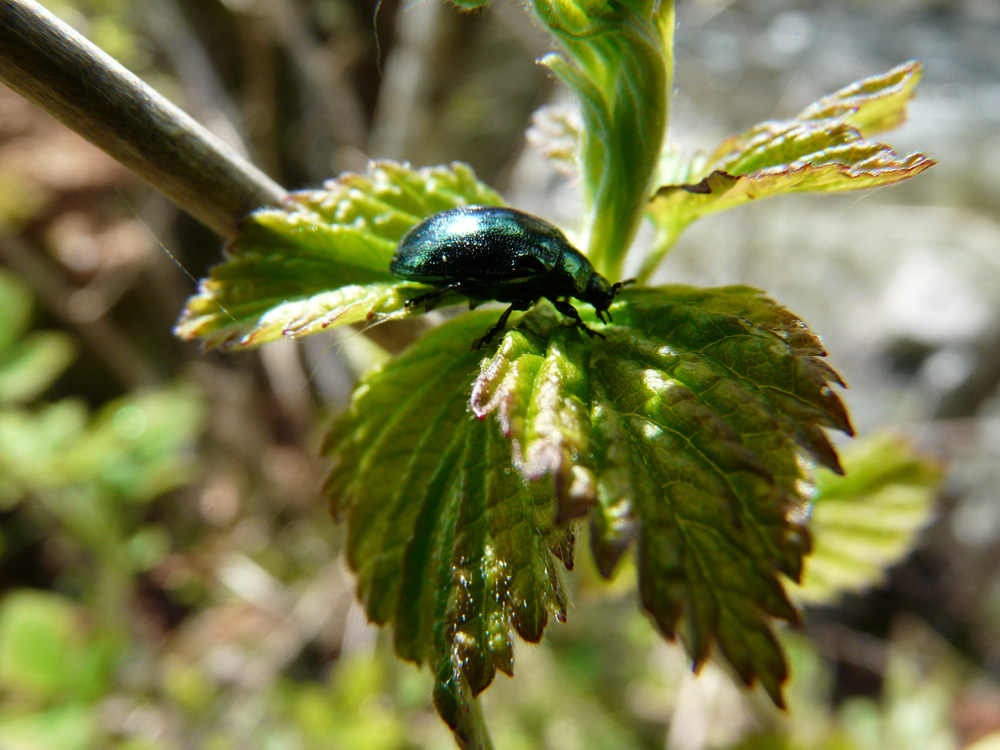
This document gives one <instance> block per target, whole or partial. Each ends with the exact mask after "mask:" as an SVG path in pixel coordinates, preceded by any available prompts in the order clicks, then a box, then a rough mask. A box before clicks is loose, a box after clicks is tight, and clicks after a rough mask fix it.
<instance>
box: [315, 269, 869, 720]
mask: <svg viewBox="0 0 1000 750" xmlns="http://www.w3.org/2000/svg"><path fill="white" fill-rule="evenodd" d="M612 312H613V315H614V321H615V322H614V324H612V325H609V326H607V327H605V328H603V329H602V332H603V333H604V334H605V338H595V339H593V340H589V339H586V338H585V337H581V334H580V333H579V331H578V330H577V329H576V328H575V327H573V326H572V325H569V324H568V323H567V322H566V321H565V320H564V319H562V318H561V317H559V316H557V315H556V314H555V313H554V312H552V311H551V310H550V309H548V308H547V307H544V306H542V307H539V308H536V309H535V310H533V311H531V312H529V313H528V314H526V315H525V316H523V317H522V319H521V321H520V323H519V324H518V325H517V326H516V327H515V328H514V329H512V330H509V331H508V332H507V333H506V334H505V335H504V336H503V338H502V340H501V341H500V343H499V346H498V347H497V349H496V351H495V352H494V353H493V354H491V355H486V356H483V355H482V353H476V352H470V351H469V343H470V342H471V341H472V340H474V339H475V338H476V337H478V336H479V335H480V334H481V332H482V331H483V330H484V329H485V328H487V327H488V326H489V324H490V323H491V322H492V321H493V320H494V319H495V316H496V312H495V311H494V312H489V311H480V312H476V313H470V314H467V315H463V316H461V317H459V318H457V319H454V320H452V321H450V322H448V323H446V324H445V325H443V326H442V327H441V328H439V329H437V330H435V331H434V332H433V333H431V334H429V335H428V336H426V337H425V338H424V339H421V340H420V341H419V342H418V343H417V344H415V345H414V346H413V347H411V349H410V350H409V351H408V352H407V353H406V354H404V355H403V356H402V357H401V358H399V359H398V360H396V361H394V362H392V363H390V364H388V365H387V366H386V367H385V368H384V369H382V370H380V371H378V372H377V373H375V374H373V375H371V376H370V377H368V378H367V379H366V380H365V381H364V382H363V383H362V385H361V387H360V388H359V389H358V391H357V393H356V396H355V399H354V401H353V403H352V406H351V409H350V410H349V412H348V413H347V414H346V415H345V416H343V417H342V418H341V419H340V420H339V421H338V423H337V425H336V426H335V428H334V430H333V431H332V433H331V435H330V437H329V439H328V442H327V448H326V450H327V452H328V454H329V455H330V456H332V457H333V458H334V460H335V469H334V471H333V473H332V475H331V479H330V482H329V485H328V493H329V497H330V499H331V502H332V504H333V508H334V511H335V513H336V514H337V515H338V516H339V517H341V518H342V519H344V520H346V522H347V524H348V560H349V562H350V564H351V566H352V567H353V568H354V569H355V570H356V571H357V573H358V578H359V590H360V594H361V597H362V600H363V601H364V603H365V605H366V608H367V611H368V614H369V616H370V617H371V618H372V619H373V620H374V621H376V622H379V623H392V624H393V626H394V628H395V638H396V647H397V650H398V651H399V653H400V654H402V655H403V656H405V657H407V658H409V659H412V660H414V661H429V662H430V663H431V665H432V668H433V669H434V670H435V672H436V674H437V677H438V689H437V693H436V701H437V706H438V709H439V710H440V711H441V713H442V715H443V716H444V717H445V719H446V720H447V721H449V723H451V724H452V725H453V726H455V725H456V724H458V723H460V722H461V721H462V718H463V717H464V716H465V715H466V713H465V712H467V710H468V701H469V699H470V698H471V696H472V695H475V694H476V693H478V692H479V691H481V690H482V689H484V688H485V687H486V686H487V685H488V684H489V683H490V681H491V680H492V678H493V676H494V674H495V671H496V669H500V670H502V671H505V672H509V671H510V670H511V669H512V656H511V654H512V651H511V641H510V635H509V630H510V629H511V627H513V629H514V630H516V631H517V632H518V633H519V634H520V635H521V636H522V637H523V638H525V639H527V640H529V641H537V640H538V639H539V638H540V637H541V634H542V630H543V629H544V627H545V624H546V622H547V620H548V617H549V616H550V615H555V616H556V617H557V618H560V619H561V618H563V617H564V616H565V607H566V602H565V595H564V593H563V589H562V587H561V584H560V580H559V571H560V569H561V568H562V567H563V566H564V565H568V564H570V563H571V561H572V531H571V530H572V528H573V524H571V523H559V522H561V521H565V520H566V519H569V518H572V517H578V516H587V517H589V521H590V524H591V527H592V543H593V553H594V555H595V557H596V560H597V563H598V566H599V568H600V570H601V571H602V572H603V573H604V574H605V575H610V574H611V573H612V571H613V570H614V568H615V566H616V564H617V562H618V561H619V559H620V558H621V556H622V554H623V553H624V552H625V551H626V550H627V549H628V548H630V547H634V548H635V554H636V556H637V565H638V571H639V589H640V594H641V598H642V603H643V606H644V607H645V608H646V609H647V610H649V612H650V613H651V614H652V615H653V617H654V619H655V620H656V622H657V624H658V625H659V626H660V628H661V630H662V631H663V632H664V633H666V634H667V635H668V636H670V637H674V636H675V635H680V636H681V637H682V639H683V640H684V642H685V644H686V646H687V647H688V649H689V652H690V653H691V655H692V658H693V659H694V661H695V662H696V663H700V662H702V661H703V660H704V659H706V658H707V656H708V655H709V651H710V648H711V646H712V644H713V643H714V644H716V645H718V647H719V649H720V651H721V652H722V654H723V655H724V656H725V658H726V659H727V660H728V661H729V662H730V663H731V664H732V665H733V666H734V668H735V669H736V671H737V673H738V674H739V675H740V676H741V677H742V678H743V680H744V681H746V682H747V683H748V684H749V683H752V682H754V681H755V680H760V681H761V682H762V684H763V685H764V687H765V688H766V689H767V691H768V693H769V694H770V695H771V696H772V698H773V699H774V700H775V701H776V702H779V703H780V702H781V683H782V681H783V680H784V678H785V676H786V668H785V663H784V659H783V656H782V653H781V649H780V647H779V646H778V644H777V642H776V641H775V640H774V637H773V635H772V633H771V628H770V624H769V622H770V620H771V619H772V618H782V619H786V620H795V618H796V613H795V610H794V609H793V607H792V606H791V604H790V603H789V601H788V599H787V598H786V596H785V594H784V591H783V589H782V585H781V583H780V576H781V575H782V574H783V575H787V576H790V577H792V578H796V577H797V576H798V574H799V571H800V569H801V564H802V556H803V555H804V554H805V553H806V552H807V551H808V549H809V537H808V534H807V532H806V530H805V529H804V527H803V526H802V525H801V523H800V521H801V519H802V518H803V517H804V514H805V505H804V500H803V498H802V496H801V495H800V490H801V487H802V480H803V478H804V477H803V470H802V465H801V460H800V455H801V454H802V453H803V452H805V453H807V454H809V455H811V456H812V457H813V458H814V459H816V460H818V461H819V462H820V463H823V464H826V465H827V466H829V467H831V468H832V469H834V470H837V469H839V463H838V461H837V457H836V454H835V453H834V451H833V449H832V448H831V447H830V444H829V442H828V441H827V439H826V437H825V435H824V434H823V430H822V428H824V427H832V428H836V429H840V430H843V431H845V432H850V431H851V427H850V423H849V421H848V418H847V415H846V413H845V411H844V409H843V406H842V405H841V403H840V401H839V399H838V398H837V397H836V395H834V393H833V392H832V391H831V389H830V387H829V384H830V383H831V382H838V379H837V378H836V375H835V374H834V373H833V372H832V371H831V370H830V369H829V368H828V367H827V366H826V365H824V364H823V363H822V361H821V360H820V359H819V357H821V356H822V355H823V350H822V348H821V347H820V345H819V342H818V341H817V339H816V338H815V337H814V336H813V335H812V334H811V333H810V332H809V331H808V330H807V329H806V328H805V326H804V325H803V324H802V322H801V321H800V320H799V319H798V318H796V317H795V316H794V315H792V314H791V313H789V312H788V311H786V310H784V309H783V308H781V307H780V306H778V305H776V304H774V303H773V302H771V301H770V300H768V299H766V298H765V297H763V296H762V295H761V293H760V292H758V291H756V290H753V289H749V288H746V287H729V288H723V289H708V290H705V289H695V288H691V287H682V286H673V287H665V288H661V289H644V290H629V291H627V292H626V293H625V294H623V295H622V297H621V298H620V301H619V302H618V303H616V304H615V305H614V306H613V307H612ZM594 325H596V326H599V325H600V324H599V323H595V324H594ZM473 382H474V385H473V386H472V390H471V394H470V391H469V386H470V383H473ZM477 417H478V418H479V419H477ZM507 439H510V440H512V444H513V455H512V454H511V448H510V444H509V443H508V441H507Z"/></svg>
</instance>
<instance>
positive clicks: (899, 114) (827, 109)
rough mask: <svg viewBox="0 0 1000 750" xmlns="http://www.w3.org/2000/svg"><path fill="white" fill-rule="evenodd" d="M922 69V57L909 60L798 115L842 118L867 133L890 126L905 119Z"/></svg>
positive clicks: (878, 131)
mask: <svg viewBox="0 0 1000 750" xmlns="http://www.w3.org/2000/svg"><path fill="white" fill-rule="evenodd" d="M923 72H924V66H923V65H922V64H921V63H920V61H919V60H910V61H909V62H905V63H903V64H902V65H897V66H896V67H895V68H893V69H892V70H889V71H886V72H885V73H882V74H881V75H875V76H871V77H870V78H865V79H862V80H860V81H855V82H854V83H852V84H850V85H849V86H845V87H844V88H842V89H840V91H836V92H834V93H833V94H830V95H829V96H824V97H823V98H822V99H820V100H819V101H817V102H814V103H812V104H810V105H809V106H808V107H806V108H805V109H804V110H802V111H801V112H800V113H799V114H798V116H797V117H796V118H795V119H797V120H827V119H830V118H843V119H844V121H845V122H846V123H847V124H848V125H851V126H853V127H855V128H857V129H858V130H860V131H861V132H862V133H863V134H864V135H865V136H869V135H874V134H875V133H880V132H882V131H885V130H891V129H892V128H895V127H899V125H901V124H902V123H903V121H904V120H906V105H907V104H908V103H909V101H910V99H912V98H913V90H914V89H915V88H916V86H917V84H918V83H919V82H920V77H921V76H922V75H923Z"/></svg>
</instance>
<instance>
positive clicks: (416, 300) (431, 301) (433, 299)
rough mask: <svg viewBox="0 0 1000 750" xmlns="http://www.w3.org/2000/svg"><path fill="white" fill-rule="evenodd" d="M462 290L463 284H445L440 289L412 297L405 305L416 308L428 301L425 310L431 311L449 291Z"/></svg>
mask: <svg viewBox="0 0 1000 750" xmlns="http://www.w3.org/2000/svg"><path fill="white" fill-rule="evenodd" d="M461 290H462V285H461V284H449V285H448V286H443V287H441V288H440V289H435V290H434V291H432V292H427V293H426V294H421V295H418V296H416V297H411V298H410V299H408V300H406V301H405V302H404V303H403V306H404V307H406V308H414V307H419V306H420V305H424V303H425V302H426V303H427V304H426V305H424V312H430V311H431V310H433V309H434V308H435V307H437V306H438V304H439V303H440V302H441V300H442V299H443V298H444V296H445V295H446V294H448V292H461Z"/></svg>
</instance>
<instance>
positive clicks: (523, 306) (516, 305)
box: [469, 299, 535, 352]
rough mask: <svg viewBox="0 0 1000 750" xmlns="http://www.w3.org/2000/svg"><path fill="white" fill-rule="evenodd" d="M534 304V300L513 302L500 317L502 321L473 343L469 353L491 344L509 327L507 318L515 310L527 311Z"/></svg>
mask: <svg viewBox="0 0 1000 750" xmlns="http://www.w3.org/2000/svg"><path fill="white" fill-rule="evenodd" d="M533 304H535V300H533V299H519V300H515V301H514V302H511V304H510V307H508V308H507V309H506V310H504V311H503V315H501V316H500V320H498V321H497V322H496V325H494V326H492V327H491V328H490V330H488V331H487V332H486V333H485V334H483V335H482V336H480V337H479V338H478V339H476V340H475V341H473V342H472V346H471V347H469V351H473V352H474V351H476V349H481V348H482V347H484V346H485V345H486V344H488V343H490V340H491V339H492V338H493V337H494V336H496V335H497V334H498V333H499V332H500V331H502V330H503V327H504V326H505V325H507V318H509V317H510V314H511V313H512V312H514V311H515V310H527V309H528V308H529V307H531V306H532V305H533Z"/></svg>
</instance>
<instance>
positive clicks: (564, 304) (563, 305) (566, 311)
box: [551, 299, 604, 339]
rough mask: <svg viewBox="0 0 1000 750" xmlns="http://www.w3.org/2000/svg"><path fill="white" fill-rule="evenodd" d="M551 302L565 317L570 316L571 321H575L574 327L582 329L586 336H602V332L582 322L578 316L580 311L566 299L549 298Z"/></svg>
mask: <svg viewBox="0 0 1000 750" xmlns="http://www.w3.org/2000/svg"><path fill="white" fill-rule="evenodd" d="M551 302H552V305H553V306H554V307H555V308H556V310H558V311H559V312H561V313H562V314H563V315H565V316H566V317H567V318H571V319H572V320H573V322H574V323H576V327H577V328H580V329H582V330H583V331H584V332H585V333H586V334H587V335H588V336H590V338H594V336H600V337H601V338H602V339H603V338H604V334H603V333H599V332H598V331H595V330H594V329H593V328H591V327H590V326H588V325H587V324H586V323H584V322H583V320H582V319H581V318H580V313H579V312H577V309H576V308H575V307H573V305H571V304H570V303H569V301H568V300H564V299H554V300H551ZM602 320H603V318H602Z"/></svg>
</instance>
